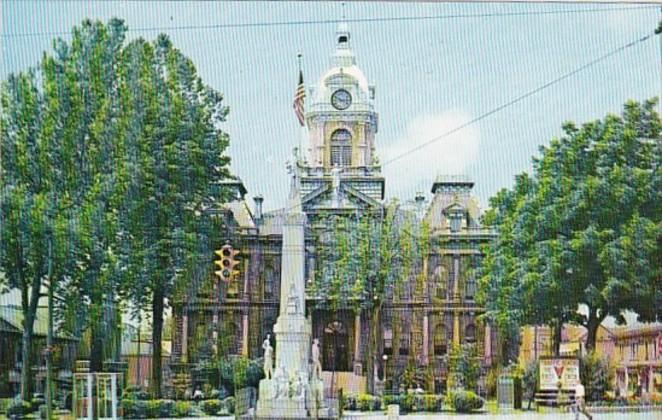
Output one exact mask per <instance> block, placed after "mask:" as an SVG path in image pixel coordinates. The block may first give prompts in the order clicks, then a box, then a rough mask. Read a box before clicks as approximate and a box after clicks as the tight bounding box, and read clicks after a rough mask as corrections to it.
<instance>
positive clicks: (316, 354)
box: [311, 338, 322, 379]
mask: <svg viewBox="0 0 662 420" xmlns="http://www.w3.org/2000/svg"><path fill="white" fill-rule="evenodd" d="M311 353H312V359H313V372H312V377H313V379H321V378H322V363H321V362H320V344H319V339H317V338H315V339H314V340H313V345H312V349H311Z"/></svg>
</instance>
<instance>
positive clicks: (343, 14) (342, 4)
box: [340, 2, 345, 22]
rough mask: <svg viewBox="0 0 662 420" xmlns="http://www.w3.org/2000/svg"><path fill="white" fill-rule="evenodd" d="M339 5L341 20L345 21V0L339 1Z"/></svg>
mask: <svg viewBox="0 0 662 420" xmlns="http://www.w3.org/2000/svg"><path fill="white" fill-rule="evenodd" d="M340 5H341V6H342V8H341V10H342V21H343V22H344V21H345V2H342V3H340Z"/></svg>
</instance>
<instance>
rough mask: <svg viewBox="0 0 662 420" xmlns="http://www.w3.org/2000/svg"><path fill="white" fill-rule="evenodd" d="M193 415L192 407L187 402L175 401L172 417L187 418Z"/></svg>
mask: <svg viewBox="0 0 662 420" xmlns="http://www.w3.org/2000/svg"><path fill="white" fill-rule="evenodd" d="M191 414H193V405H192V404H191V403H190V402H188V401H177V402H176V403H175V407H174V409H173V413H172V415H173V417H188V416H190V415H191Z"/></svg>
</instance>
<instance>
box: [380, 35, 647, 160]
mask: <svg viewBox="0 0 662 420" xmlns="http://www.w3.org/2000/svg"><path fill="white" fill-rule="evenodd" d="M654 35H655V33H650V34H648V35H646V36H644V37H642V38H639V39H637V40H635V41H632V42H629V43H627V44H625V45H623V46H620V47H618V48H616V49H614V50H611V51H609V52H608V53H606V54H603V55H601V56H600V57H598V58H596V59H594V60H592V61H589V62H588V63H586V64H584V65H582V66H580V67H577V68H576V69H574V70H572V71H570V72H568V73H565V74H563V75H562V76H559V77H557V78H556V79H553V80H551V81H549V82H547V83H545V84H543V85H541V86H538V87H537V88H535V89H532V90H530V91H528V92H526V93H524V94H522V95H520V96H518V97H516V98H514V99H511V100H510V101H508V102H506V103H503V104H501V105H499V106H497V107H496V108H493V109H491V110H490V111H487V112H485V113H483V114H481V115H479V116H478V117H476V118H473V119H471V120H469V121H467V122H466V123H464V124H460V125H458V126H457V127H455V128H452V129H450V130H448V131H446V132H445V133H443V134H441V135H439V136H437V137H434V138H432V139H430V140H428V141H426V142H425V143H423V144H420V145H418V146H416V147H414V148H411V149H409V150H407V151H406V152H404V153H401V154H399V155H397V156H395V157H393V158H392V159H389V160H387V161H385V162H384V163H383V164H382V166H386V165H388V164H390V163H393V162H395V161H397V160H400V159H402V158H404V157H406V156H409V155H410V154H412V153H414V152H417V151H419V150H421V149H423V148H424V147H427V146H429V145H431V144H432V143H435V142H437V141H439V140H441V139H443V138H445V137H447V136H449V135H451V134H453V133H456V132H458V131H460V130H462V129H463V128H466V127H468V126H470V125H472V124H474V123H477V122H478V121H481V120H483V119H485V118H487V117H489V116H490V115H493V114H496V113H497V112H499V111H501V110H503V109H505V108H508V107H510V106H511V105H514V104H516V103H518V102H520V101H522V100H524V99H526V98H528V97H529V96H533V95H535V94H536V93H538V92H540V91H542V90H544V89H547V88H548V87H550V86H552V85H555V84H557V83H559V82H561V81H563V80H565V79H567V78H569V77H571V76H574V75H575V74H577V73H579V72H581V71H583V70H586V69H587V68H589V67H592V66H594V65H595V64H598V63H599V62H601V61H604V60H606V59H607V58H609V57H611V56H613V55H616V54H618V53H619V52H621V51H624V50H626V49H627V48H630V47H633V46H635V45H637V44H639V43H642V42H644V41H647V40H648V39H650V38H652V37H653V36H654Z"/></svg>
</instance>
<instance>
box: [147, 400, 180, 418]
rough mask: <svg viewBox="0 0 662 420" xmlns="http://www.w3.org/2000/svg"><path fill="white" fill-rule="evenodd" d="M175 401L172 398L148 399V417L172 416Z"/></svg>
mask: <svg viewBox="0 0 662 420" xmlns="http://www.w3.org/2000/svg"><path fill="white" fill-rule="evenodd" d="M174 407H175V402H174V401H172V400H149V401H146V412H147V413H146V414H147V417H148V418H162V417H172V413H173V411H174Z"/></svg>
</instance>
